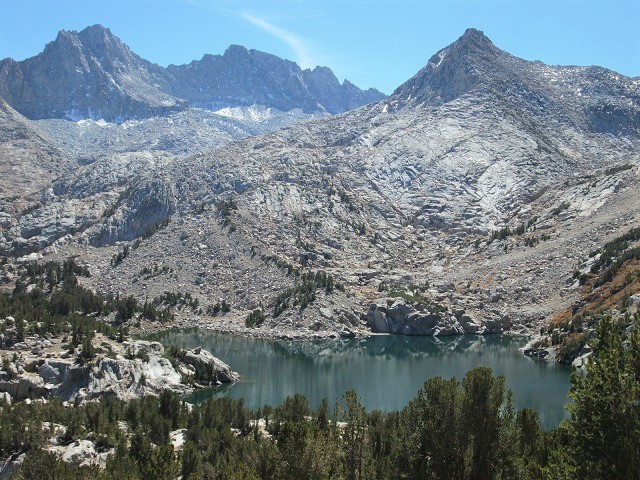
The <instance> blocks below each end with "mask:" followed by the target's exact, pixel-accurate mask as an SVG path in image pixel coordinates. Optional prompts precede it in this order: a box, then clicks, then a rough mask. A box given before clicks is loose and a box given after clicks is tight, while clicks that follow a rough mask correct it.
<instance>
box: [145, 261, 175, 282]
mask: <svg viewBox="0 0 640 480" xmlns="http://www.w3.org/2000/svg"><path fill="white" fill-rule="evenodd" d="M167 273H173V268H171V267H170V266H168V265H162V266H159V265H158V264H157V263H154V264H153V267H144V268H143V269H142V270H140V271H139V272H138V277H141V278H144V279H145V280H149V279H150V278H154V277H157V276H159V275H165V274H167Z"/></svg>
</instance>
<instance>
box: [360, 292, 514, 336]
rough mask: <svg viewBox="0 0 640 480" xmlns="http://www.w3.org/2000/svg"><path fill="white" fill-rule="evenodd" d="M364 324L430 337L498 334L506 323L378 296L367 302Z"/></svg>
mask: <svg viewBox="0 0 640 480" xmlns="http://www.w3.org/2000/svg"><path fill="white" fill-rule="evenodd" d="M456 314H457V315H456ZM367 324H368V325H369V327H370V328H371V330H372V331H374V332H376V333H393V334H401V335H433V336H438V335H462V334H465V333H474V334H485V333H501V332H502V331H503V330H504V328H505V326H506V325H503V324H502V323H500V322H481V321H476V320H474V319H473V318H472V317H471V316H470V315H468V314H467V313H465V312H464V311H463V310H461V311H458V312H456V313H455V314H454V312H452V311H451V310H448V309H446V308H444V307H442V306H440V305H437V304H422V303H408V302H406V301H405V300H403V299H402V298H381V299H378V300H376V301H375V302H373V303H371V305H370V306H369V310H368V311H367Z"/></svg>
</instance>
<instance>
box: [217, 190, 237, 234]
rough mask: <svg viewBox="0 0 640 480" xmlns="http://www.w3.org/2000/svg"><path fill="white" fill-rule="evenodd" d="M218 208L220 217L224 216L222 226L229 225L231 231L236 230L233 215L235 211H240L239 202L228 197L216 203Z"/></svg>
mask: <svg viewBox="0 0 640 480" xmlns="http://www.w3.org/2000/svg"><path fill="white" fill-rule="evenodd" d="M216 208H217V210H218V213H219V214H220V217H222V226H223V227H227V226H229V229H230V230H231V231H233V230H235V227H234V225H233V224H232V223H231V217H232V215H233V213H234V212H237V211H238V204H237V203H236V202H235V200H234V199H233V198H226V199H224V200H221V201H219V202H218V203H216Z"/></svg>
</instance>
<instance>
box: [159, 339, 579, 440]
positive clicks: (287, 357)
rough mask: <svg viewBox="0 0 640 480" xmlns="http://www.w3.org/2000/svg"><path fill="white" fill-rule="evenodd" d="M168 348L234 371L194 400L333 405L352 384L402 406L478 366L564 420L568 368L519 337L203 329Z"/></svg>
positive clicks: (369, 404)
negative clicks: (331, 335)
mask: <svg viewBox="0 0 640 480" xmlns="http://www.w3.org/2000/svg"><path fill="white" fill-rule="evenodd" d="M151 338H152V339H154V340H159V341H161V342H162V343H164V344H165V345H169V344H172V345H176V346H178V347H183V348H194V347H198V346H201V347H203V348H205V349H207V350H209V351H210V352H212V353H213V355H215V356H216V357H218V358H219V359H221V360H222V361H224V362H225V363H227V364H229V365H230V366H231V368H232V369H233V370H234V371H237V372H238V373H239V374H240V376H241V380H240V381H239V382H238V383H236V384H233V385H228V386H222V387H217V388H208V389H205V390H200V391H197V392H196V393H195V394H193V395H191V396H190V397H189V400H190V401H192V402H196V403H200V402H202V401H205V400H206V399H208V398H212V397H219V396H228V397H232V398H244V399H245V401H246V404H247V406H248V407H249V408H252V409H255V408H259V407H261V406H263V405H266V404H270V405H278V404H280V403H281V402H282V401H283V400H284V399H285V398H286V397H287V396H288V395H293V394H294V393H301V394H303V395H305V396H307V398H309V401H310V403H311V405H313V406H318V405H319V404H320V402H321V401H322V399H323V398H325V397H326V398H328V399H329V402H330V404H333V403H334V402H335V401H337V400H338V399H339V398H340V397H341V396H342V395H343V394H344V392H346V391H348V390H351V389H355V390H356V392H357V393H358V395H359V396H360V397H361V401H362V403H363V405H364V406H365V407H366V408H367V410H369V411H371V410H373V409H380V410H383V411H390V410H399V409H402V408H403V407H404V406H406V405H407V403H408V402H409V401H410V400H411V399H412V398H413V397H414V396H415V395H416V393H417V392H418V390H419V389H420V388H421V387H422V385H423V383H424V382H425V380H427V379H429V378H431V377H435V376H438V375H439V376H442V377H444V378H450V377H456V378H458V379H462V377H463V376H464V375H465V373H466V372H467V371H469V370H471V369H472V368H474V367H479V366H484V367H490V368H491V369H492V370H493V371H494V373H495V374H496V375H497V374H501V375H504V376H505V378H506V382H507V385H508V386H509V388H511V390H512V391H513V394H514V399H515V402H516V407H517V408H524V407H528V408H532V409H535V410H537V411H538V412H539V414H540V421H541V422H542V425H543V426H544V427H545V428H552V427H554V426H556V425H558V423H560V421H561V420H562V419H563V418H567V412H566V410H565V408H564V406H565V404H566V403H568V398H567V392H568V391H569V386H570V382H569V377H570V373H571V368H570V367H567V366H564V365H556V364H548V363H546V362H544V361H541V360H538V359H532V358H527V357H524V356H523V355H522V354H521V353H520V352H519V351H518V347H520V346H522V345H523V344H524V343H525V341H524V340H523V339H522V338H518V337H510V336H504V335H488V336H473V335H465V336H460V337H440V338H434V337H407V336H398V335H392V336H390V335H375V336H372V337H368V338H359V339H335V340H305V341H284V340H261V339H253V338H245V337H241V336H236V335H231V334H224V333H216V332H209V331H204V330H188V331H168V332H163V333H160V334H156V335H153V336H152V337H151Z"/></svg>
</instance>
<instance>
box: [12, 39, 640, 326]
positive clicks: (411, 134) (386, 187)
mask: <svg viewBox="0 0 640 480" xmlns="http://www.w3.org/2000/svg"><path fill="white" fill-rule="evenodd" d="M105 32H106V33H105ZM63 47H64V48H63ZM99 48H104V49H105V52H108V53H109V56H107V57H104V58H105V59H104V60H103V61H102V62H98V60H97V59H98V58H101V57H100V54H99V53H97V52H98V50H97V49H99ZM65 49H71V52H72V53H69V52H67V50H65ZM78 52H82V54H83V56H78V55H79V53H78ZM54 53H55V55H56V57H55V58H59V57H60V56H61V55H63V56H64V55H67V56H68V57H69V58H71V59H72V60H66V58H67V57H64V59H63V60H64V61H61V62H60V65H61V67H60V68H71V67H65V65H67V63H68V62H71V61H72V63H73V62H78V61H82V62H85V60H86V62H89V63H90V64H91V62H93V63H92V65H93V66H91V68H89V70H87V71H90V72H97V71H105V72H107V71H110V72H116V71H117V72H120V77H117V76H116V75H115V73H111V74H110V75H111V77H110V78H112V79H117V78H120V79H121V80H122V79H124V78H130V80H128V82H129V83H128V84H126V85H125V84H122V85H124V86H121V87H118V88H119V90H118V91H120V92H125V94H126V95H129V97H130V98H131V99H133V100H135V101H134V102H133V103H131V102H129V100H126V101H125V100H123V102H124V103H123V105H124V104H126V105H131V108H134V107H133V105H138V103H139V102H143V103H144V102H146V103H145V107H144V108H142V107H140V108H138V107H135V108H134V109H133V110H126V109H123V108H124V107H118V109H119V110H117V111H116V110H112V111H110V112H109V113H107V112H106V111H105V110H101V108H103V107H99V106H98V104H91V105H88V104H87V105H84V104H82V105H81V104H79V103H77V102H78V101H79V100H73V99H71V100H70V99H69V97H68V96H65V95H67V94H66V93H65V94H63V95H58V93H55V91H54V90H50V92H51V94H54V93H55V95H56V98H59V99H60V100H59V102H60V105H59V106H56V107H55V108H53V106H54V104H55V102H53V103H50V104H49V106H50V107H52V108H51V109H49V110H36V107H35V106H36V105H40V103H38V102H39V101H36V102H35V103H33V102H31V103H25V101H23V99H21V98H18V97H17V96H16V95H15V94H14V93H11V92H13V91H15V89H14V90H11V89H12V88H13V86H15V82H16V80H15V75H17V73H15V72H17V71H18V69H24V68H26V65H32V64H33V65H32V66H31V67H29V68H31V69H32V70H33V71H34V72H37V71H40V70H39V69H40V68H41V67H39V66H38V64H39V62H42V61H44V60H45V59H46V58H48V57H47V55H54ZM89 53H90V54H89ZM236 57H237V58H240V59H241V61H239V65H240V66H238V67H237V68H235V67H230V66H229V65H230V62H232V61H233V59H234V58H236ZM274 58H277V57H273V58H272V56H269V55H267V54H262V53H261V52H255V51H247V50H246V49H244V48H243V47H231V48H230V49H229V50H227V52H225V54H224V55H223V56H205V58H203V60H201V61H199V62H194V63H192V64H190V65H188V66H183V67H173V66H172V67H170V68H168V69H165V70H163V69H162V67H158V66H154V65H153V64H149V63H148V62H146V61H144V60H143V59H141V58H140V57H137V56H136V55H135V54H133V53H132V52H131V51H130V50H129V49H128V47H126V45H124V44H122V43H121V42H120V41H119V40H118V39H117V38H115V37H112V36H111V35H110V33H109V31H108V30H106V29H103V28H102V27H100V28H98V27H90V28H89V29H87V30H83V31H82V32H80V33H79V34H74V33H69V32H61V34H60V35H59V37H58V39H57V40H56V41H55V42H54V43H53V44H49V45H48V46H47V47H46V48H45V52H44V53H43V54H41V56H38V57H34V58H33V59H29V60H26V61H25V62H27V63H25V62H21V63H20V64H19V65H20V66H19V67H18V66H16V65H15V62H14V63H11V61H7V60H5V61H3V62H4V64H3V67H2V69H0V71H2V72H3V74H2V75H0V85H1V86H2V87H1V88H0V96H4V97H5V99H6V101H7V102H9V103H11V102H13V105H14V106H15V108H16V109H19V110H20V109H21V110H20V111H22V113H23V114H25V115H27V116H31V117H30V118H32V119H31V120H29V119H27V118H25V117H22V116H21V115H20V114H19V113H17V112H16V111H15V110H13V109H12V108H11V107H10V106H8V105H6V104H4V105H3V110H2V111H3V112H5V113H4V116H3V123H2V135H3V143H2V148H3V150H4V151H5V152H7V153H6V154H5V155H4V156H3V157H2V158H3V160H2V161H3V168H4V169H5V171H6V172H7V174H6V175H5V176H4V178H5V182H6V186H4V187H3V192H2V195H3V200H2V202H3V203H2V213H1V215H2V222H3V223H2V232H1V236H0V248H1V249H2V251H3V254H4V255H7V256H10V257H13V258H15V259H16V261H17V259H18V258H19V257H22V258H23V259H26V258H28V259H37V258H43V257H44V258H45V259H60V260H62V259H64V258H67V257H70V256H73V257H75V258H76V259H77V260H78V261H79V262H80V263H82V264H86V265H88V266H89V268H90V270H91V277H90V278H87V279H82V281H83V282H86V284H87V285H88V286H90V287H91V288H92V289H95V290H96V291H101V292H104V293H111V294H114V295H116V294H117V295H121V296H122V295H133V296H134V297H135V298H136V299H138V301H139V302H140V303H142V302H144V301H152V300H154V299H155V300H156V301H157V302H162V296H163V295H164V294H165V292H175V293H180V294H182V295H184V294H187V293H188V294H189V295H191V296H193V298H197V299H198V302H197V303H198V306H197V307H194V308H191V307H190V308H186V307H185V308H182V309H177V310H176V314H177V317H178V319H177V320H176V321H177V322H179V324H180V325H183V326H189V325H201V326H206V327H208V328H214V329H222V330H233V331H243V332H245V333H249V334H255V335H259V336H294V337H297V336H303V337H304V336H314V335H315V336H327V335H335V334H337V332H343V334H345V335H352V334H358V333H359V334H366V333H369V332H370V331H371V330H372V329H373V330H374V331H382V332H385V331H390V332H394V333H407V334H425V333H426V334H434V335H438V334H452V333H465V332H466V333H491V332H504V331H513V332H518V333H526V334H532V333H536V332H538V331H539V330H540V328H541V327H545V326H546V323H547V321H548V319H549V318H550V317H551V316H552V315H553V314H555V313H557V312H559V311H561V310H563V309H565V308H567V306H569V305H571V304H572V302H574V301H576V300H577V299H578V297H579V296H580V288H579V285H578V283H577V281H576V280H575V278H574V272H575V271H576V270H579V269H580V268H581V267H580V266H581V264H583V262H585V261H586V260H588V254H589V252H591V251H593V250H594V249H597V248H599V247H601V246H602V245H603V244H604V243H606V242H607V241H609V240H611V239H613V238H615V237H617V236H619V235H621V234H623V233H624V232H626V231H627V230H629V229H630V228H632V227H633V226H635V225H637V223H638V215H639V214H640V210H639V208H640V202H639V201H638V199H637V188H638V160H639V155H638V145H639V142H640V84H639V83H638V80H637V79H631V78H626V77H624V76H622V75H619V74H616V73H614V72H611V71H608V70H605V69H602V68H599V67H552V66H547V65H544V64H542V63H540V62H529V61H525V60H522V59H519V58H517V57H514V56H512V55H510V54H508V53H507V52H504V51H502V50H500V49H499V48H497V47H496V46H495V45H493V43H492V42H491V41H490V40H489V39H488V38H487V37H486V36H484V34H482V32H479V31H477V30H473V29H470V30H467V32H465V34H464V35H463V36H462V37H460V39H459V40H457V41H456V42H455V43H453V44H452V45H450V46H448V47H446V48H444V49H443V50H441V51H440V52H438V53H436V54H435V55H434V56H432V57H431V59H430V60H429V62H428V63H427V65H426V66H425V67H424V68H423V69H422V70H421V71H420V72H418V73H417V74H416V75H415V76H414V77H413V78H411V79H410V80H408V81H407V82H405V83H404V84H403V85H401V86H400V87H398V89H397V90H396V91H395V92H394V93H393V94H392V95H391V96H389V97H388V98H382V96H381V95H379V96H377V97H376V96H375V95H373V94H372V93H371V92H372V91H371V90H370V91H368V92H369V93H370V94H371V95H373V96H367V95H368V94H365V93H366V92H365V93H362V91H359V92H360V93H357V95H356V94H354V95H352V96H350V95H351V94H345V95H346V96H345V97H341V96H340V95H341V94H338V93H336V92H337V90H335V88H338V87H335V85H336V83H335V82H333V80H331V79H329V80H327V85H333V87H327V88H328V89H327V90H325V91H324V92H325V93H322V94H320V93H318V94H316V96H315V97H314V98H316V100H314V102H316V103H315V104H314V105H316V107H317V108H316V107H313V106H310V105H311V104H309V103H308V101H307V98H308V97H304V98H303V97H300V98H301V100H296V103H295V104H284V103H282V102H280V103H278V102H276V101H275V100H274V102H275V103H271V104H269V103H268V102H267V103H261V102H264V99H265V98H266V97H265V96H264V95H263V93H260V92H256V91H251V92H249V91H248V90H246V89H245V90H243V89H242V88H240V87H238V86H233V85H232V83H229V84H228V85H227V87H228V88H229V89H230V90H229V91H231V90H233V91H235V92H240V93H239V94H238V95H241V96H242V98H245V100H246V99H248V98H249V99H250V101H249V100H248V101H246V102H244V104H243V101H240V100H238V99H231V96H230V95H227V93H220V92H226V90H225V89H224V88H227V87H224V88H223V86H222V85H223V84H222V83H217V84H215V83H211V85H212V86H211V87H210V89H209V90H207V91H206V92H208V93H206V95H207V96H200V97H198V96H195V94H191V93H188V92H189V91H195V90H194V89H193V88H192V87H189V86H188V85H189V82H187V81H186V80H185V81H181V82H179V83H180V84H181V85H183V86H184V91H180V92H178V93H176V91H175V90H172V89H171V88H170V86H169V85H171V81H170V80H168V79H169V77H168V76H167V75H169V73H170V74H171V75H173V76H174V77H177V76H179V75H187V72H191V73H192V74H193V77H192V80H190V81H192V82H196V81H199V80H197V78H200V79H203V78H209V77H210V76H211V75H213V74H212V73H211V72H214V71H215V72H226V73H228V74H229V75H231V76H232V77H233V78H243V76H242V74H239V75H237V76H235V75H236V72H237V71H238V70H237V69H241V68H246V67H245V63H244V62H246V61H254V62H257V65H258V67H256V68H257V69H258V70H259V69H260V68H262V69H263V70H264V71H271V70H270V68H273V67H268V66H264V65H265V63H264V62H267V61H268V62H271V63H272V64H274V62H275V64H276V65H284V66H281V67H280V66H279V67H278V68H274V69H273V72H274V73H273V74H274V75H276V73H277V75H284V76H286V75H290V73H286V74H285V73H284V72H294V73H295V74H296V75H298V76H299V75H301V74H300V72H302V71H301V70H300V69H299V67H297V66H296V65H295V64H293V65H291V62H289V63H286V62H285V63H284V64H280V63H278V61H276V60H275V59H274ZM78 59H80V60H78ZM116 60H117V61H116ZM125 60H126V61H125ZM29 62H31V63H29ZM65 62H67V63H65ZM225 62H226V63H225ZM73 64H75V63H73ZM225 65H226V67H225ZM285 67H286V68H285ZM73 68H75V67H73ZM279 68H285V70H278V69H279ZM127 69H129V70H132V69H133V70H135V71H137V72H138V73H139V78H138V77H136V79H133V77H131V76H130V75H128V74H125V73H126V72H127V71H129V70H127ZM287 69H288V70H287ZM20 71H22V70H20ZM12 72H13V73H12ZM278 72H279V73H278ZM12 75H13V76H12ZM92 75H93V74H92ZM105 75H106V74H105ZM217 75H218V77H220V75H222V74H221V73H218V74H217ZM277 75H276V76H275V77H273V78H271V80H272V81H274V82H276V83H275V84H276V85H283V83H282V82H281V81H280V80H277V78H276V77H277ZM313 75H318V76H319V77H313V78H320V76H321V77H322V78H325V77H331V75H332V74H331V75H329V73H328V72H326V71H325V70H322V69H316V70H313V71H308V70H307V71H304V72H303V74H302V77H297V78H303V79H307V80H306V81H308V82H309V83H308V85H312V84H313V85H317V82H319V80H317V79H316V80H311V78H312V76H313ZM98 77H99V76H98ZM98 77H95V78H98ZM218 77H216V78H218ZM83 78H84V77H83ZM91 78H94V77H93V76H92V77H91ZM220 78H222V77H220ZM149 79H155V80H153V81H154V82H156V84H157V85H159V87H158V89H157V91H154V92H153V93H150V90H148V89H147V88H146V87H145V89H143V90H141V88H142V87H141V85H143V84H144V85H146V83H145V82H147V81H148V80H149ZM36 80H37V76H36V75H35V74H34V80H33V82H36ZM85 80H86V79H84V80H83V79H80V78H78V79H77V81H78V82H79V83H78V84H77V85H76V86H77V88H80V87H79V86H82V85H86V87H84V86H83V87H82V88H85V91H88V92H90V91H91V90H87V89H95V88H100V89H102V90H101V91H102V92H105V91H106V90H104V88H103V87H96V86H95V85H94V86H91V87H90V86H89V85H91V82H87V81H85ZM134 80H135V81H134ZM271 80H270V81H271ZM25 81H27V80H25ZM31 81H32V80H28V82H31ZM96 81H97V80H96ZM113 81H115V80H113ZM202 81H204V80H202ZM28 82H27V83H28ZM61 82H62V81H61ZM83 82H84V83H83ZM109 82H111V80H109ZM314 82H315V83H314ZM116 83H117V82H116ZM285 84H286V82H285ZM345 84H346V83H345ZM345 84H343V86H344V85H345ZM33 85H37V84H36V83H33ZM68 85H72V83H69V81H67V83H64V82H62V83H60V85H59V86H58V87H56V88H58V90H59V91H67V90H66V89H67V86H68ZM78 85H79V86H78ZM225 85H226V84H225ZM338 85H339V84H338ZM125 87H126V88H125ZM134 87H135V88H134ZM334 87H335V88H334ZM34 88H36V89H38V88H39V87H37V86H36V87H34ZM74 88H76V87H74ZM190 88H191V90H189V89H190ZM243 88H244V87H243ZM264 88H271V89H273V88H275V87H273V85H271V84H269V83H266V84H265V86H264ZM349 88H351V87H349ZM332 89H333V90H332ZM74 91H75V90H74ZM307 91H308V92H312V91H314V90H313V89H312V88H311V87H309V88H308V90H307ZM315 91H318V90H317V89H316V90H315ZM127 92H128V93H127ZM216 92H217V93H216ZM67 93H68V91H67ZM174 94H175V95H177V96H176V97H171V99H169V97H167V95H174ZM202 95H205V93H203V94H202ZM305 95H306V94H305ZM323 95H324V96H323ZM376 95H377V94H376ZM276 97H277V95H275V96H274V98H276ZM352 97H353V98H358V99H359V100H358V102H359V104H364V103H367V102H369V101H371V100H376V101H374V103H370V104H368V105H364V106H360V107H359V108H355V109H353V110H352V108H353V107H354V106H357V105H356V103H353V101H352V100H348V99H347V98H352ZM74 98H77V97H74ZM123 98H124V97H123ZM176 98H182V100H175V99H176ZM225 98H226V99H227V103H226V104H224V105H223V104H222V103H220V102H223V101H224V99H225ZM270 98H271V97H270ZM339 98H343V99H346V100H341V101H342V102H343V103H340V104H337V103H331V102H328V99H332V100H334V101H337V99H339ZM86 99H88V100H87V101H90V102H94V101H98V102H100V101H101V100H100V99H99V98H98V97H96V96H95V95H92V94H90V93H89V95H88V96H86ZM323 99H324V100H323ZM133 100H132V101H133ZM56 101H57V100H56ZM182 101H184V102H186V104H183V103H181V102H182ZM136 102H138V103H136ZM206 103H209V104H211V105H210V106H212V105H213V104H215V106H214V107H213V108H215V110H203V109H201V108H198V106H197V105H200V107H202V106H204V104H206ZM109 104H110V105H112V104H113V105H115V104H117V102H116V103H113V102H111V101H110V102H109ZM320 106H322V107H320ZM38 108H39V107H38ZM127 108H129V107H127ZM290 108H295V109H294V110H287V109H290ZM158 109H160V110H158ZM280 109H282V110H280ZM346 110H348V111H346ZM65 112H66V113H65ZM68 112H75V113H74V115H75V114H80V115H84V116H86V115H88V114H91V115H90V118H83V119H82V120H79V121H77V120H78V119H77V118H76V119H75V120H76V121H72V120H70V119H69V118H68ZM97 112H100V115H103V116H104V117H103V118H104V119H102V117H101V118H98V117H96V116H95V115H96V114H97ZM340 112H343V113H340ZM158 113H162V114H163V115H161V116H155V115H156V114H158ZM123 115H131V117H130V118H128V119H127V118H126V117H124V116H123ZM47 116H49V117H51V116H57V117H58V118H44V117H47ZM65 116H66V117H67V118H65ZM142 117H146V118H142ZM114 119H117V120H119V122H120V123H107V121H109V122H111V121H113V120H114ZM16 132H17V133H16ZM18 134H19V135H20V137H19V139H16V138H15V137H16V135H18ZM33 158H36V159H37V161H36V162H37V163H34V160H32V159H33ZM9 159H10V160H9ZM12 162H13V163H12ZM16 162H18V163H19V165H17V166H16V165H15V163H16ZM28 165H29V166H30V167H28ZM21 172H28V174H29V175H31V176H32V177H30V178H32V179H30V180H29V183H30V184H31V185H33V189H31V190H25V189H24V188H20V187H18V189H17V190H13V189H15V187H17V186H18V185H20V184H19V182H20V181H24V180H23V178H24V177H23V175H24V174H23V173H21ZM51 173H54V175H52V174H51ZM308 272H311V273H308ZM309 275H311V276H312V277H309ZM316 277H317V278H316ZM329 278H330V280H327V279H329ZM11 279H12V275H11V274H10V273H9V274H7V275H5V281H7V282H9V285H10V284H11ZM329 284H330V286H329ZM336 286H338V287H339V288H335V287H336ZM305 292H306V293H305ZM221 302H224V303H226V304H228V305H229V306H230V311H229V312H227V313H225V314H224V315H219V309H216V308H215V307H216V305H220V304H221ZM214 312H215V313H214ZM251 314H253V315H254V316H253V317H251V320H250V321H249V317H250V315H251ZM141 320H142V326H143V327H144V328H155V326H154V325H156V324H148V323H147V322H145V321H144V319H141Z"/></svg>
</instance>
